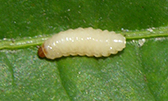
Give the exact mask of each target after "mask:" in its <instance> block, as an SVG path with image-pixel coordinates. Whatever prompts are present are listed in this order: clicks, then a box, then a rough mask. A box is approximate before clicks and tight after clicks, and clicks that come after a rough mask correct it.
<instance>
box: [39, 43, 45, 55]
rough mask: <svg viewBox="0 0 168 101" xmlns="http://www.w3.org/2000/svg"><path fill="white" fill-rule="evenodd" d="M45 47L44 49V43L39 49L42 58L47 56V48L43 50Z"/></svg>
mask: <svg viewBox="0 0 168 101" xmlns="http://www.w3.org/2000/svg"><path fill="white" fill-rule="evenodd" d="M43 49H44V45H42V47H40V48H39V49H38V56H39V57H40V58H44V57H46V56H45V50H43Z"/></svg>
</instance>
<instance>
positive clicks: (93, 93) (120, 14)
mask: <svg viewBox="0 0 168 101" xmlns="http://www.w3.org/2000/svg"><path fill="white" fill-rule="evenodd" d="M0 1H1V3H2V5H1V6H0V14H1V16H0V49H1V50H0V100H1V101H8V100H10V101H11V99H12V100H13V101H18V100H20V101H23V100H24V101H25V100H27V101H29V100H35V101H37V100H39V101H49V100H60V101H69V100H71V101H73V100H78V101H79V100H81V101H84V100H85V101H92V100H96V101H97V100H129V101H130V100H131V101H135V100H136V101H142V100H145V101H150V100H151V101H155V100H157V101H166V100H168V93H167V91H168V62H167V61H168V38H167V36H168V1H167V0H140V1H138V0H136V1H135V0H94V1H93V0H92V1H91V0H78V1H77V0H52V1H51V0H41V1H33V0H29V1H28V0H14V1H12V0H8V1H6V0H0ZM78 27H84V28H85V27H93V28H99V29H102V30H105V29H107V30H109V31H112V30H113V31H116V32H119V33H121V34H123V35H125V36H126V38H127V44H126V48H125V49H124V50H123V51H122V52H119V54H116V55H111V56H110V57H107V58H104V57H102V58H95V57H80V56H75V57H72V56H69V57H63V58H60V59H55V60H47V59H39V58H38V56H37V50H38V49H37V47H36V45H40V44H42V43H43V41H44V40H45V39H46V38H48V37H49V36H51V35H53V34H54V33H57V32H60V31H63V30H67V29H69V28H73V29H74V28H78ZM149 28H151V29H152V30H154V31H149V30H146V29H149ZM121 29H122V30H121ZM160 36H162V37H160ZM137 38H138V39H139V40H138V39H137ZM141 38H146V39H143V40H145V42H144V44H143V45H141V43H142V42H143V41H142V40H141Z"/></svg>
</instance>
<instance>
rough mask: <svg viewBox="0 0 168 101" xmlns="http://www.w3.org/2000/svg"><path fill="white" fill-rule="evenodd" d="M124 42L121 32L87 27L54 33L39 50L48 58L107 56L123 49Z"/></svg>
mask: <svg viewBox="0 0 168 101" xmlns="http://www.w3.org/2000/svg"><path fill="white" fill-rule="evenodd" d="M125 44H126V39H125V37H124V36H122V35H121V34H116V33H115V32H113V31H112V32H109V31H107V30H104V31H102V30H100V29H93V28H91V27H89V28H77V29H69V30H67V31H63V32H60V33H58V34H55V35H53V36H52V37H51V38H49V39H48V40H46V41H45V42H44V44H43V45H42V48H41V50H42V52H43V53H44V55H45V57H47V58H49V59H55V58H59V57H62V56H69V55H72V56H75V55H80V56H84V55H86V56H95V57H101V56H104V57H107V56H109V55H111V54H116V53H118V51H121V50H123V48H125ZM39 53H41V52H39ZM39 56H40V55H39Z"/></svg>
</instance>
